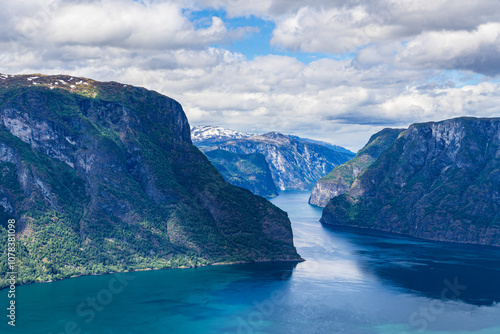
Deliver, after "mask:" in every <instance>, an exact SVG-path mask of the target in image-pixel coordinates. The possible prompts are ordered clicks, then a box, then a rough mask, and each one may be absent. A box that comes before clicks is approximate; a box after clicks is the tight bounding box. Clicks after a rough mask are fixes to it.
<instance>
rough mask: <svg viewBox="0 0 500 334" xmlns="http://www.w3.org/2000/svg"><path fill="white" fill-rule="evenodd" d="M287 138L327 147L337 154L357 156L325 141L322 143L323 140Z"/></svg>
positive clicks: (297, 137)
mask: <svg viewBox="0 0 500 334" xmlns="http://www.w3.org/2000/svg"><path fill="white" fill-rule="evenodd" d="M287 136H288V137H290V138H292V139H295V140H298V141H300V142H303V143H308V144H318V145H321V146H324V147H326V148H328V149H330V150H332V151H335V152H341V153H346V154H348V155H351V156H354V155H355V154H354V153H353V152H352V151H349V150H348V149H346V148H345V147H342V146H338V145H334V144H330V143H327V142H324V141H321V140H315V139H310V138H302V137H299V136H293V135H287Z"/></svg>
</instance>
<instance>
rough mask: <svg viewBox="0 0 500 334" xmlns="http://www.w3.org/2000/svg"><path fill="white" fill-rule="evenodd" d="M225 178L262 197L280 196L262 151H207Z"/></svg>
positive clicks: (206, 153) (209, 158)
mask: <svg viewBox="0 0 500 334" xmlns="http://www.w3.org/2000/svg"><path fill="white" fill-rule="evenodd" d="M205 155H206V156H207V157H208V160H210V162H211V163H212V164H213V165H214V166H215V168H217V170H218V171H219V172H220V173H221V175H222V176H223V177H224V180H226V181H227V182H229V183H231V184H232V185H235V186H238V187H242V188H245V189H248V190H250V191H251V192H252V193H254V194H255V195H259V196H262V197H267V198H270V197H276V196H278V189H276V185H275V184H274V181H273V177H272V174H271V170H270V169H269V165H268V164H267V161H266V158H265V157H264V155H263V154H260V153H250V154H238V153H232V152H228V151H223V150H213V151H208V152H205Z"/></svg>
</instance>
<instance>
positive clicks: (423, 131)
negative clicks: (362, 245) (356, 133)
mask: <svg viewBox="0 0 500 334" xmlns="http://www.w3.org/2000/svg"><path fill="white" fill-rule="evenodd" d="M399 131H400V130H394V131H393V135H391V136H390V137H389V139H390V140H389V141H392V138H394V137H395V136H396V134H397V133H398V132H399ZM367 146H368V145H367ZM384 146H385V145H384ZM381 148H382V147H381ZM359 155H360V154H358V156H359ZM339 180H340V181H341V182H342V181H343V180H345V178H339ZM348 183H349V182H348ZM321 222H322V223H324V224H329V225H336V226H346V227H356V228H364V229H376V230H382V231H387V232H392V233H399V234H404V235H409V236H414V237H418V238H423V239H430V240H438V241H449V242H458V243H468V244H481V245H490V246H500V118H489V119H488V118H472V117H463V118H456V119H450V120H445V121H441V122H429V123H418V124H413V125H411V126H410V127H409V128H408V129H407V130H405V131H403V132H401V133H400V134H399V135H397V139H395V140H394V141H393V142H392V144H390V145H388V147H387V148H386V149H385V150H383V152H381V153H380V155H379V157H378V158H377V159H376V160H375V161H374V162H373V163H371V164H370V165H369V166H368V167H366V168H364V170H363V171H362V172H361V173H359V174H358V175H357V177H356V178H355V179H354V180H353V182H350V187H349V188H348V189H347V190H346V191H345V193H343V194H340V195H338V196H335V197H333V198H332V199H331V200H330V201H329V202H328V204H327V205H326V207H325V209H324V210H323V216H322V218H321Z"/></svg>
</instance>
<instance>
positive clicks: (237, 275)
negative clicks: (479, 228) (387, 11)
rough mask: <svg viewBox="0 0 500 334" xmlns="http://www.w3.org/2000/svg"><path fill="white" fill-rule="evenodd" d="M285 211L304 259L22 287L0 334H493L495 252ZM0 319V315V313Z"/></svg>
mask: <svg viewBox="0 0 500 334" xmlns="http://www.w3.org/2000/svg"><path fill="white" fill-rule="evenodd" d="M308 196H309V193H305V192H282V193H281V194H280V196H279V197H277V198H275V199H273V200H272V202H274V204H276V205H277V206H279V207H281V208H282V209H284V210H285V211H287V212H288V213H289V216H290V219H291V221H292V224H293V231H294V240H295V245H296V247H297V249H298V251H299V253H300V254H301V256H302V257H303V258H304V259H306V261H305V262H302V263H298V264H292V263H266V264H251V265H250V264H249V265H232V266H212V267H205V268H195V269H171V270H161V271H147V272H134V273H127V274H113V275H103V276H87V277H79V278H74V279H68V280H63V281H59V282H53V283H45V284H31V285H27V286H21V287H18V291H17V292H18V294H17V304H18V310H17V326H16V328H15V329H12V328H10V327H9V326H7V325H6V323H7V318H6V316H5V315H6V314H7V311H6V310H5V308H6V307H7V304H6V303H7V296H6V293H7V291H6V290H2V291H0V293H1V294H2V295H1V296H0V302H1V303H2V305H4V306H5V307H2V309H4V310H5V311H3V313H4V314H5V315H2V316H1V318H0V319H3V320H2V323H1V324H0V333H30V334H31V333H53V334H56V333H57V334H59V333H75V334H76V333H150V334H156V333H171V334H180V333H187V334H191V333H193V334H195V333H202V334H204V333H235V334H236V333H237V334H242V333H245V334H247V333H260V334H262V333H273V334H274V333H276V334H294V333H297V334H307V333H311V334H316V333H318V334H323V333H325V334H326V333H327V334H330V333H355V334H357V333H362V334H364V333H377V334H408V333H410V334H416V333H434V334H445V333H460V334H465V333H475V334H490V333H491V334H499V333H500V305H499V304H497V303H498V302H499V301H500V250H499V249H495V248H480V247H468V246H463V245H452V244H443V243H433V242H425V241H421V240H415V239H408V238H404V237H397V236H389V235H384V234H378V235H377V234H366V233H360V232H352V231H340V230H335V229H332V228H328V227H324V226H322V225H321V224H320V223H319V222H318V219H319V217H320V216H321V209H320V208H316V207H312V206H310V205H308V204H307V199H308ZM0 314H1V312H0Z"/></svg>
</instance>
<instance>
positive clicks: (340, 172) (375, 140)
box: [309, 129, 403, 207]
mask: <svg viewBox="0 0 500 334" xmlns="http://www.w3.org/2000/svg"><path fill="white" fill-rule="evenodd" d="M401 132H403V129H384V130H382V131H380V132H378V133H376V134H374V135H373V136H372V137H371V138H370V140H369V141H368V143H367V144H366V145H365V146H364V147H363V148H362V149H361V150H360V151H359V152H358V154H357V155H356V156H355V157H354V158H353V159H351V160H349V161H347V162H345V163H344V164H342V165H340V166H338V167H335V168H334V169H333V170H332V171H331V172H330V173H328V175H326V176H324V177H322V178H321V179H319V180H318V181H316V184H315V185H314V187H313V189H312V191H311V197H310V198H309V204H313V205H317V206H321V207H325V206H326V205H327V204H328V202H329V201H330V199H331V198H333V197H335V196H339V195H342V194H343V193H345V192H346V191H348V190H349V188H350V187H351V184H352V182H354V179H355V178H356V177H357V176H358V175H359V173H361V172H362V171H363V170H364V169H365V168H367V167H368V166H370V165H371V164H372V163H373V162H374V161H375V160H376V159H377V158H378V156H379V155H380V154H381V153H382V152H383V151H384V150H385V149H387V148H388V147H389V146H390V145H391V144H392V143H394V141H395V140H396V138H397V137H398V136H399V135H400V134H401Z"/></svg>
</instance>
